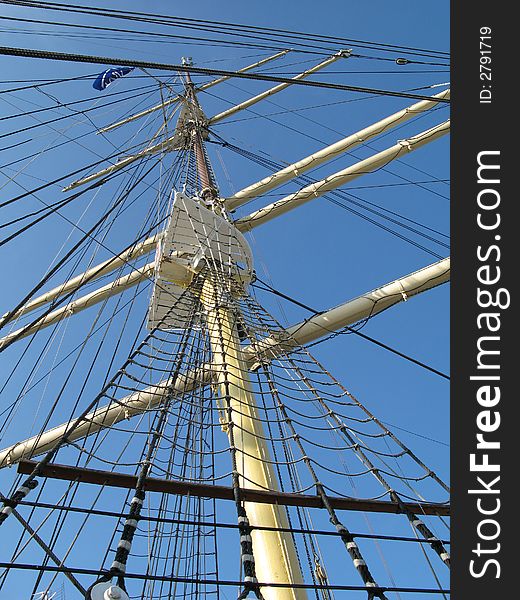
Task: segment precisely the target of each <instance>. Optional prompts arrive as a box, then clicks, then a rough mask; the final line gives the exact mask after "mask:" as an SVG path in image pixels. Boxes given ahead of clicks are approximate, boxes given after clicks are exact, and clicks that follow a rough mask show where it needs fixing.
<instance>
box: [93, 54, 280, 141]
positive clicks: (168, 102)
mask: <svg viewBox="0 0 520 600" xmlns="http://www.w3.org/2000/svg"><path fill="white" fill-rule="evenodd" d="M288 52H290V50H282V51H281V52H277V53H276V54H273V56H268V57H267V58H264V59H263V60H259V61H257V62H255V63H253V64H252V65H248V66H247V67H243V68H242V69H238V71H237V73H246V72H247V71H251V69H255V68H256V67H260V66H262V65H265V64H266V63H268V62H270V61H272V60H276V59H277V58H280V57H281V56H285V55H286V54H287V53H288ZM228 79H231V75H226V76H224V77H219V78H218V79H213V81H208V82H207V83H205V84H204V85H201V86H198V87H197V88H196V90H197V91H201V92H202V91H205V90H209V89H210V88H212V87H213V86H215V85H218V84H219V83H223V82H224V81H227V80H228ZM180 99H181V97H180V96H176V97H175V98H171V99H170V100H166V101H165V102H161V104H157V105H156V106H152V108H148V109H147V110H143V111H142V112H140V113H137V114H135V115H132V116H131V117H128V118H126V119H122V120H121V121H118V122H117V123H113V124H112V125H108V127H104V128H103V129H100V130H99V131H98V133H105V132H107V131H111V130H112V129H116V127H120V126H121V125H125V124H126V123H130V122H132V121H135V120H136V119H140V118H141V117H145V116H146V115H149V114H150V113H153V112H155V111H156V110H160V109H164V108H166V107H168V106H170V105H171V104H176V103H177V102H179V100H180Z"/></svg>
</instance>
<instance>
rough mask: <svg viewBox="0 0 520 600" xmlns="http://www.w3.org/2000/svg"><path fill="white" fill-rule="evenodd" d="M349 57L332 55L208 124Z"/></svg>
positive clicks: (210, 121) (343, 53)
mask: <svg viewBox="0 0 520 600" xmlns="http://www.w3.org/2000/svg"><path fill="white" fill-rule="evenodd" d="M349 56H350V51H349V50H340V51H339V52H336V54H334V55H333V56H330V57H329V58H327V59H326V60H324V61H322V62H320V63H319V64H317V65H315V66H314V67H311V68H310V69H307V70H306V71H304V72H303V73H300V74H299V75H296V76H295V77H293V78H292V79H290V80H288V81H287V83H280V84H278V85H275V86H274V87H272V88H270V89H268V90H266V91H265V92H262V93H261V94H258V95H257V96H253V97H252V98H249V100H244V102H241V103H240V104H237V105H236V106H232V107H231V108H228V109H227V110H225V111H223V112H221V113H218V115H215V116H214V117H211V118H210V119H209V123H208V124H209V125H214V124H215V123H218V122H219V121H222V120H223V119H226V118H227V117H230V116H231V115H234V114H235V113H237V112H239V111H241V110H245V109H246V108H249V107H250V106H253V105H254V104H257V103H258V102H261V101H262V100H265V98H269V96H273V95H274V94H277V93H278V92H281V91H282V90H285V89H287V88H288V87H289V86H290V85H292V84H293V83H295V82H297V81H301V80H302V79H305V78H306V77H309V75H312V74H313V73H317V72H318V71H321V69H324V68H325V67H327V66H328V65H330V64H332V63H334V62H336V61H337V60H339V59H340V58H348V57H349Z"/></svg>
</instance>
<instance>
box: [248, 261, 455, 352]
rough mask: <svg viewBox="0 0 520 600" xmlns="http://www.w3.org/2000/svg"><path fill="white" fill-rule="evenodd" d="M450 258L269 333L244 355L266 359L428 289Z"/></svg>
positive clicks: (440, 279)
mask: <svg viewBox="0 0 520 600" xmlns="http://www.w3.org/2000/svg"><path fill="white" fill-rule="evenodd" d="M450 265H451V262H450V257H448V258H444V259H443V260H440V261H438V262H436V263H433V264H432V265H429V266H427V267H424V268H423V269H420V270H419V271H415V272H414V273H410V275H406V276H404V277H401V278H400V279H396V280H395V281H392V282H391V283H387V284H386V285H383V286H381V287H379V288H376V289H375V290H372V291H371V292H368V293H366V294H363V295H362V296H358V297H357V298H354V299H352V300H350V301H348V302H345V303H343V304H340V305H339V306H336V307H335V308H331V309H329V310H327V311H324V312H323V313H321V314H318V315H316V316H314V317H311V318H310V319H307V320H305V321H302V322H301V323H297V324H296V325H292V326H291V327H288V328H287V329H286V330H284V331H283V332H282V333H281V334H280V335H278V336H272V337H269V338H266V339H264V340H261V341H259V342H257V343H256V344H254V345H251V346H248V347H246V348H245V349H244V353H245V354H246V356H248V357H249V356H251V357H254V359H255V360H258V359H259V358H261V357H265V358H267V359H269V358H270V357H271V356H276V355H278V354H281V353H282V352H287V351H290V349H291V348H294V347H295V346H297V345H299V346H303V345H305V344H309V343H310V342H313V341H315V340H317V339H319V338H322V337H324V336H326V335H328V334H330V333H334V332H335V331H338V330H339V329H342V328H344V327H347V326H349V325H353V324H354V323H358V322H359V321H363V320H364V319H368V318H370V317H373V316H375V315H377V314H378V313H380V312H382V311H384V310H386V309H387V308H390V307H391V306H394V305H396V304H399V303H401V302H405V301H406V300H408V299H409V298H413V296H417V295H418V294H421V293H422V292H426V291H427V290H431V289H433V288H435V287H437V286H439V285H442V284H443V283H447V282H448V281H449V280H450V273H451V266H450Z"/></svg>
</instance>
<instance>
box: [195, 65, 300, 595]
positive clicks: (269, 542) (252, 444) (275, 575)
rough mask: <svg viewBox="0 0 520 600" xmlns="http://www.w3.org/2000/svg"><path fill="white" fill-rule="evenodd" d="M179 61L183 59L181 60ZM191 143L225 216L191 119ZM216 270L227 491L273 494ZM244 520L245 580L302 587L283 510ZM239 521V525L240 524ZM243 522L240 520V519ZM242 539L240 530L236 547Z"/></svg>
mask: <svg viewBox="0 0 520 600" xmlns="http://www.w3.org/2000/svg"><path fill="white" fill-rule="evenodd" d="M183 62H184V59H183ZM186 92H187V93H186V95H187V101H188V102H191V103H192V104H193V105H194V106H195V108H196V114H201V113H202V109H201V108H200V105H199V103H198V100H197V95H196V92H195V87H194V85H193V82H192V80H191V77H190V74H189V73H186ZM191 135H192V142H193V149H194V153H195V157H196V165H197V172H198V176H199V181H200V185H201V190H200V195H201V198H202V199H203V201H204V202H205V203H206V205H207V206H208V207H209V208H211V209H212V210H213V211H214V212H216V213H217V214H220V215H222V216H225V211H224V208H223V202H222V201H221V200H220V198H219V196H218V188H217V186H216V183H215V181H214V179H213V176H212V170H211V167H210V164H209V160H208V157H207V154H206V151H205V147H204V131H203V123H201V122H199V121H198V120H195V121H194V122H193V124H192V131H191ZM221 267H222V268H221V270H220V272H219V271H218V270H215V271H214V272H213V273H211V272H210V273H209V274H208V275H207V277H206V278H205V281H204V283H203V286H202V293H201V296H200V300H201V302H202V305H203V306H204V310H205V319H206V325H207V329H208V332H209V336H210V342H211V347H212V352H213V362H214V365H213V366H214V369H215V371H216V373H217V375H216V385H215V388H216V390H217V391H218V393H219V396H220V399H221V401H222V403H223V405H224V407H225V410H226V414H227V418H228V422H227V423H226V424H224V425H223V429H224V430H225V431H226V432H227V434H228V437H229V443H230V448H231V452H232V458H233V462H234V464H233V487H234V489H235V493H236V494H239V490H240V488H243V487H247V488H252V489H263V490H265V489H269V490H273V491H278V490H279V485H278V482H277V477H276V474H275V472H274V469H273V466H272V460H271V457H270V452H269V449H268V447H267V444H266V442H265V440H266V434H265V432H264V428H263V426H262V422H261V420H260V419H259V415H258V411H257V407H256V401H255V396H254V394H253V392H252V388H251V383H250V380H249V373H248V367H247V361H246V359H245V357H244V356H243V351H242V348H241V345H240V336H239V331H238V325H237V324H238V323H239V322H240V314H237V312H238V308H237V306H236V303H227V302H226V300H225V299H226V297H227V296H228V295H230V294H236V293H239V294H240V293H241V292H243V289H242V290H241V289H240V286H239V287H238V289H237V285H236V282H235V281H233V280H232V278H231V277H230V276H229V274H228V273H227V272H226V271H225V269H224V265H221ZM243 505H244V508H245V513H246V517H245V518H246V519H248V520H249V523H250V525H251V527H252V531H251V539H252V545H253V553H254V554H253V556H252V557H251V556H250V555H245V554H244V551H242V563H243V566H244V572H245V573H246V577H245V582H246V584H251V589H252V590H253V589H254V587H253V585H254V583H256V582H255V581H254V580H251V581H248V580H249V579H254V578H250V577H248V576H247V566H246V564H245V563H246V562H247V561H248V560H250V559H251V558H253V557H254V559H253V560H254V565H255V569H256V575H257V580H258V581H260V582H269V583H288V584H294V583H296V584H302V583H303V577H302V573H301V569H300V565H299V562H298V557H297V554H296V548H295V545H294V541H293V538H292V536H291V534H290V533H288V532H287V531H279V530H280V529H285V530H288V529H289V522H288V518H287V513H286V510H285V508H284V507H283V506H279V505H276V504H260V503H255V502H244V503H243ZM240 518H241V517H239V521H240ZM242 518H244V517H242ZM255 525H256V526H262V527H269V528H273V529H276V530H277V531H266V530H255V528H254V527H255ZM244 538H247V534H246V535H244V534H243V533H242V532H241V545H242V547H243V540H244ZM261 594H262V595H263V596H264V598H265V599H266V600H306V598H307V593H306V592H305V590H304V589H298V588H296V589H294V588H293V589H291V588H274V589H273V588H268V587H262V589H261Z"/></svg>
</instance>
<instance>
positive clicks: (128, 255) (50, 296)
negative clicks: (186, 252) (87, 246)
mask: <svg viewBox="0 0 520 600" xmlns="http://www.w3.org/2000/svg"><path fill="white" fill-rule="evenodd" d="M161 236H162V234H161V233H158V234H156V235H153V236H151V237H149V238H147V239H146V240H144V241H142V242H139V243H137V244H135V245H134V246H132V247H131V248H129V249H128V250H125V251H123V252H121V254H118V255H117V256H114V257H113V258H109V259H108V260H105V261H104V262H102V263H99V264H98V265H96V266H94V267H91V268H90V269H88V270H87V271H85V272H83V273H80V274H79V275H77V276H76V277H73V278H72V279H69V280H68V281H65V282H64V283H61V284H60V285H57V286H56V287H55V288H53V289H52V290H49V291H48V292H45V293H43V294H41V295H40V296H38V297H37V298H35V299H34V300H31V301H30V302H28V303H27V304H25V305H24V306H22V307H21V308H20V309H19V310H17V311H16V312H15V313H13V314H12V315H11V317H10V319H9V321H14V320H15V319H17V318H18V317H20V316H21V315H25V314H27V313H29V312H31V311H33V310H36V309H37V308H40V307H41V306H43V305H44V304H47V303H49V302H52V301H53V300H56V298H60V297H61V296H65V294H68V293H69V292H72V291H74V290H77V289H79V288H80V287H81V286H82V285H83V284H84V283H86V282H91V281H95V280H96V279H98V278H99V277H102V276H103V275H106V274H107V273H111V272H112V271H115V270H116V269H117V268H119V267H121V266H122V265H125V264H126V263H127V262H129V261H131V260H135V259H136V258H139V257H141V256H143V255H145V254H148V253H150V252H152V250H155V248H156V245H157V242H158V240H159V239H160V238H161ZM7 314H9V313H7ZM5 316H6V315H4V316H3V317H0V326H3V325H5V323H8V322H9V321H7V320H5Z"/></svg>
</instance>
